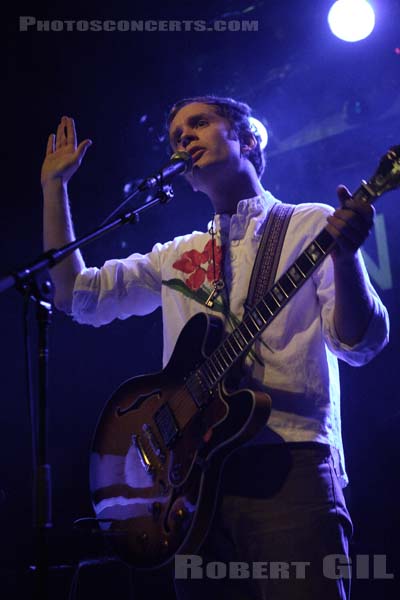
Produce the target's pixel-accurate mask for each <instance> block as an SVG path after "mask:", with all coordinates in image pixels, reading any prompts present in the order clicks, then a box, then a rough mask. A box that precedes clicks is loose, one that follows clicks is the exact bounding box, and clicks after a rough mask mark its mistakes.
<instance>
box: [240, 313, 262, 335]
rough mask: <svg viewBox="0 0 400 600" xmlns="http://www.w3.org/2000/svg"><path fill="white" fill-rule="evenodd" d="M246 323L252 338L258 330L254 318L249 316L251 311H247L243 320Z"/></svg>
mask: <svg viewBox="0 0 400 600" xmlns="http://www.w3.org/2000/svg"><path fill="white" fill-rule="evenodd" d="M243 322H244V323H245V324H246V327H247V329H248V330H249V331H250V333H251V337H252V338H254V336H255V335H256V334H257V333H258V332H259V330H260V329H259V327H257V323H256V322H255V321H254V319H253V318H252V316H251V313H248V314H247V315H246V317H245V319H244V321H243Z"/></svg>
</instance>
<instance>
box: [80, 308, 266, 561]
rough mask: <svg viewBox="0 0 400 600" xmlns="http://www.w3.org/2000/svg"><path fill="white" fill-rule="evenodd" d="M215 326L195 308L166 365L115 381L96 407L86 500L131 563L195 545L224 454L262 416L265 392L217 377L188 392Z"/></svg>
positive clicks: (217, 330)
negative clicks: (211, 384) (231, 388)
mask: <svg viewBox="0 0 400 600" xmlns="http://www.w3.org/2000/svg"><path fill="white" fill-rule="evenodd" d="M222 335H223V328H222V322H221V321H220V320H219V319H217V318H216V317H209V316H207V315H206V314H204V313H199V314H198V315H195V316H194V317H193V318H192V319H191V320H190V321H189V322H188V323H187V324H186V326H185V327H184V329H183V330H182V332H181V335H180V336H179V339H178V342H177V344H176V347H175V350H174V353H173V355H172V357H171V360H170V361H169V363H168V365H167V366H166V368H165V369H164V370H163V371H160V372H159V373H154V374H150V375H144V376H139V377H134V378H133V379H129V380H128V381H126V382H125V383H123V384H122V385H121V386H120V387H119V388H118V389H117V390H116V392H115V393H114V394H113V396H112V397H111V399H110V400H109V402H108V403H107V405H106V406H105V408H104V410H103V413H102V414H101V417H100V420H99V423H98V426H97V428H96V432H95V436H94V440H93V444H92V451H91V457H90V487H91V494H92V502H93V506H94V510H95V513H96V516H97V518H98V519H99V523H100V526H101V528H102V529H103V530H104V531H105V532H106V533H107V535H108V537H109V538H110V540H111V542H112V545H113V547H114V550H115V551H116V553H117V554H118V555H119V556H120V557H121V558H122V559H123V560H124V561H126V562H128V563H129V564H132V565H134V566H136V567H140V568H157V567H160V566H162V565H164V564H166V563H168V562H169V561H170V560H171V559H172V558H173V556H174V555H175V554H176V553H186V554H188V553H194V552H195V551H196V550H197V549H198V547H199V545H200V544H201V542H202V541H203V539H204V538H205V536H206V534H207V531H208V528H209V525H210V522H211V518H212V515H213V512H214V509H215V504H216V496H217V494H216V491H217V489H218V485H219V479H220V473H221V468H222V466H223V464H224V462H225V460H226V458H227V457H228V455H229V454H230V453H231V452H232V451H233V450H235V449H236V448H237V447H238V446H240V445H241V444H243V443H244V442H245V441H246V440H248V439H250V438H251V437H252V436H254V435H255V434H256V433H257V432H258V431H259V430H261V429H262V427H264V426H265V424H266V422H267V419H268V416H269V413H270V408H271V401H270V398H269V396H267V395H266V394H262V393H260V392H252V391H250V390H247V389H244V390H240V391H237V392H235V393H232V394H230V393H228V391H227V390H226V389H225V386H224V383H223V381H222V382H219V383H218V384H217V385H216V386H215V388H214V389H212V390H207V391H205V390H200V392H198V391H196V393H193V386H190V387H189V386H188V385H187V384H186V383H187V378H188V377H189V376H190V374H191V373H193V372H195V371H196V370H197V369H198V368H199V366H200V365H201V364H202V363H204V361H205V359H206V358H207V356H208V355H209V354H210V353H211V352H212V351H213V350H214V348H216V346H217V345H218V344H219V343H220V342H221V339H222ZM190 390H191V391H190ZM207 432H208V433H207ZM210 432H212V435H211V436H210ZM206 433H207V435H206ZM206 440H207V441H206Z"/></svg>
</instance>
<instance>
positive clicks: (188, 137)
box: [181, 133, 196, 150]
mask: <svg viewBox="0 0 400 600" xmlns="http://www.w3.org/2000/svg"><path fill="white" fill-rule="evenodd" d="M195 139H196V136H195V135H194V134H193V133H187V134H186V135H183V136H182V138H181V145H182V148H183V149H184V150H185V149H186V148H187V147H188V146H189V144H190V142H192V141H193V140H195Z"/></svg>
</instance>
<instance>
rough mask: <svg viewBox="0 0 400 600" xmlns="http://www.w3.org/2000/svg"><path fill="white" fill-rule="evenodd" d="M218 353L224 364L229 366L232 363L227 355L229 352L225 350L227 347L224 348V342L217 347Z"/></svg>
mask: <svg viewBox="0 0 400 600" xmlns="http://www.w3.org/2000/svg"><path fill="white" fill-rule="evenodd" d="M219 351H220V353H221V354H222V357H223V359H224V361H225V364H226V366H227V367H230V366H231V364H232V359H231V357H230V356H229V353H228V351H227V349H226V348H225V344H222V346H221V348H220V349H219Z"/></svg>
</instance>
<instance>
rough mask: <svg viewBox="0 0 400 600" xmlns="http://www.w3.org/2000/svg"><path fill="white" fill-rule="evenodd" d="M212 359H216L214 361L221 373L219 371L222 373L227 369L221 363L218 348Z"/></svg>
mask: <svg viewBox="0 0 400 600" xmlns="http://www.w3.org/2000/svg"><path fill="white" fill-rule="evenodd" d="M212 359H213V360H214V362H215V364H216V366H217V369H220V370H221V373H219V375H222V373H223V372H224V370H225V367H224V366H223V365H221V363H220V356H219V352H218V350H215V352H214V353H213V355H212Z"/></svg>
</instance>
